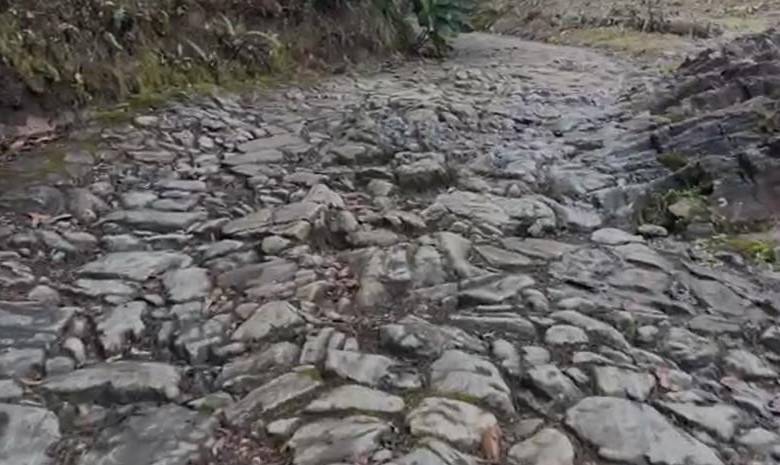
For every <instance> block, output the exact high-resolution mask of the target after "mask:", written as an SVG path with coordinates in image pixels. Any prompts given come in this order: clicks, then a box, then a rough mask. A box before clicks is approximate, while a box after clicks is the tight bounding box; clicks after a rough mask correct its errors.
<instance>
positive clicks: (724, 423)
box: [658, 402, 741, 441]
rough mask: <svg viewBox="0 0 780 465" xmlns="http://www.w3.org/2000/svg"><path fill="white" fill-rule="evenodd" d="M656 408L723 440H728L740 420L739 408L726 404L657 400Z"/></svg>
mask: <svg viewBox="0 0 780 465" xmlns="http://www.w3.org/2000/svg"><path fill="white" fill-rule="evenodd" d="M658 408H662V409H663V410H665V411H667V412H671V413H672V414H674V415H676V416H678V417H681V418H683V419H684V420H685V421H687V422H688V423H690V424H693V425H696V426H698V427H699V428H702V429H704V430H705V431H708V432H710V433H713V434H715V435H717V436H718V438H720V439H722V440H724V441H730V440H731V438H732V437H733V436H734V432H735V431H736V429H737V426H738V424H739V421H740V416H741V415H740V411H739V409H737V408H735V407H732V406H730V405H726V404H716V405H706V406H700V405H694V404H687V403H678V402H659V403H658Z"/></svg>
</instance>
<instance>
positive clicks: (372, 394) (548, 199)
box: [0, 35, 780, 465]
mask: <svg viewBox="0 0 780 465" xmlns="http://www.w3.org/2000/svg"><path fill="white" fill-rule="evenodd" d="M714 66H720V65H719V64H718V61H717V59H703V60H702V59H700V60H698V61H693V62H691V64H689V65H686V67H685V68H684V70H683V72H690V73H691V78H692V79H695V78H696V76H701V75H702V72H703V71H706V69H707V68H708V67H714ZM766 66H767V67H768V66H770V65H769V64H766ZM766 69H767V70H769V68H766ZM685 70H688V71H685ZM767 73H768V72H767ZM766 76H767V81H766V82H769V80H770V78H771V74H766ZM644 78H649V76H642V75H640V74H636V73H632V67H631V65H630V64H627V63H622V62H620V61H617V60H615V59H611V58H606V57H604V56H603V55H600V54H598V53H596V52H592V51H587V50H581V49H573V48H565V47H555V46H549V45H543V44H536V43H529V42H524V41H520V40H517V39H513V38H502V37H494V36H488V35H469V36H465V37H464V38H463V39H462V40H461V41H460V42H459V43H458V44H457V47H456V55H455V56H454V57H453V59H451V60H450V61H448V62H446V63H445V64H443V65H441V64H438V65H434V64H424V65H415V64H409V65H406V66H404V67H401V68H398V69H393V70H389V71H387V72H384V73H379V74H376V75H373V76H365V77H360V78H354V79H353V78H347V77H340V78H334V79H332V80H328V81H324V82H322V83H320V84H319V85H317V86H315V87H313V88H312V89H308V90H305V91H300V90H289V91H287V92H283V93H282V92H280V93H278V94H277V95H275V96H274V95H271V96H265V97H263V99H262V100H254V101H251V100H241V99H237V98H230V97H224V98H214V99H209V100H202V101H199V102H191V103H186V104H181V103H180V104H172V105H171V106H170V108H169V109H167V110H166V111H161V112H159V113H155V114H149V115H139V116H137V117H136V118H134V120H133V121H132V123H130V124H126V125H120V126H117V127H111V128H100V127H88V128H85V129H83V130H81V131H80V132H79V133H77V134H74V138H75V139H78V140H97V141H98V142H97V143H96V144H95V147H93V148H91V149H90V150H88V151H87V150H82V151H72V152H70V153H68V154H67V155H66V156H65V163H66V164H69V165H81V166H82V167H86V169H84V170H80V172H81V173H82V175H81V176H79V177H77V178H73V179H71V180H70V181H66V182H61V183H58V184H57V183H54V184H52V183H42V184H35V185H27V186H22V187H20V188H17V189H13V190H6V191H5V192H3V193H2V195H0V202H1V203H2V205H3V210H2V218H3V226H2V227H0V245H2V247H0V250H2V251H0V286H2V289H3V296H2V301H0V334H2V337H0V425H1V426H2V427H0V462H1V463H3V464H4V465H5V464H9V465H10V464H25V465H31V464H35V465H44V464H52V463H59V464H68V465H70V464H79V465H109V464H112V465H146V464H148V465H185V464H187V463H213V464H217V463H219V464H233V463H235V464H255V463H262V464H265V463H282V462H285V461H288V460H289V461H290V462H291V463H294V464H295V465H328V464H340V463H347V464H362V465H368V464H396V465H412V464H419V465H423V464H424V465H461V464H478V463H484V460H489V461H495V462H499V463H508V464H513V465H526V464H533V465H570V464H585V463H631V464H636V463H649V464H656V465H662V464H663V465H720V464H729V463H740V464H743V463H773V461H775V460H776V458H778V457H780V437H778V433H777V431H778V418H777V416H776V413H778V412H780V404H778V401H777V398H776V396H777V394H778V392H780V388H778V386H777V363H778V362H780V326H778V325H777V314H778V311H780V294H778V276H777V275H776V274H773V273H772V272H771V271H769V270H767V269H766V268H762V267H758V266H753V265H752V264H750V263H746V262H745V260H743V259H741V258H740V257H738V256H736V255H734V254H729V253H716V254H712V253H709V252H707V251H705V250H701V249H699V248H697V247H694V246H692V244H691V243H690V242H686V241H685V240H684V239H682V238H679V237H677V236H669V235H667V231H666V230H665V229H664V228H663V227H659V226H657V225H655V226H652V225H644V226H642V227H640V228H639V229H638V230H635V229H634V228H633V227H632V228H624V229H617V228H615V227H614V225H615V224H618V223H617V220H620V219H621V218H626V217H630V216H631V212H632V211H633V210H634V201H635V200H636V199H637V198H639V196H637V195H634V193H636V192H646V191H647V189H648V184H646V183H654V182H657V179H659V178H663V177H664V176H666V175H668V173H669V170H668V169H667V168H664V166H663V165H662V164H660V163H659V161H658V157H657V153H654V152H652V151H650V149H648V151H647V153H645V152H642V150H640V147H643V146H642V145H641V144H644V143H648V144H649V143H650V142H649V140H650V137H649V134H650V133H652V131H656V133H657V132H658V131H665V132H664V133H665V134H667V135H668V137H665V138H663V139H662V140H661V145H662V147H663V148H664V150H666V149H669V148H671V147H677V145H680V144H683V143H684V142H687V143H688V144H695V140H694V138H693V136H686V135H685V133H684V132H682V131H681V129H682V128H683V127H687V128H708V127H709V126H708V124H709V121H713V123H712V124H716V123H715V122H714V121H715V120H716V119H720V120H722V121H731V120H728V119H727V118H725V119H724V118H716V117H715V116H711V117H710V119H707V118H708V117H707V116H701V117H698V118H699V119H694V120H690V119H689V120H686V121H685V122H682V123H679V124H680V125H681V126H671V127H666V128H665V129H659V123H658V120H657V118H653V117H647V116H641V115H640V116H637V115H636V114H635V113H634V112H633V111H631V110H629V107H628V106H627V105H626V104H625V102H624V98H622V96H624V95H625V91H626V90H627V89H630V88H631V87H632V85H633V84H636V83H640V82H642V79H644ZM713 82H714V81H713ZM728 86H729V85H728V84H725V83H723V85H720V86H718V85H713V86H711V88H712V89H713V91H712V92H714V93H717V92H718V91H717V90H715V89H721V90H720V91H722V92H726V91H725V90H723V89H727V88H728ZM767 87H768V84H766V85H765V86H764V87H763V88H767ZM702 92H706V91H702V90H701V87H699V88H698V90H697V91H696V92H692V93H689V94H688V95H691V97H690V98H688V99H687V100H686V101H691V102H694V101H699V99H698V98H697V97H695V96H696V95H700V96H701V95H704V94H702ZM744 98H745V96H744V95H743V100H744ZM758 98H759V99H761V97H758ZM701 100H702V101H706V102H710V103H709V104H712V102H713V101H712V100H711V99H710V98H704V99H701ZM737 100H739V99H737ZM740 102H741V103H738V104H737V103H736V101H734V102H732V103H735V104H737V105H742V106H747V105H749V104H750V103H749V102H744V101H740ZM699 106H701V105H699ZM723 108H725V107H721V108H718V109H715V113H713V114H715V115H717V114H718V113H717V112H719V111H720V112H722V111H726V110H723ZM675 128H677V129H675ZM727 129H728V128H727ZM691 130H693V129H691ZM701 130H702V131H703V129H701ZM648 131H649V132H648ZM697 134H698V133H697ZM658 137H659V136H655V137H653V139H657V138H658ZM713 137H714V136H713ZM723 137H729V138H731V139H735V138H738V137H739V136H738V135H737V134H736V131H733V132H732V133H731V134H726V135H724V136H723ZM638 140H642V141H643V142H641V143H638V142H636V141H638ZM631 144H635V145H633V146H632V147H633V148H631V149H625V147H626V146H631ZM675 144H677V145H675ZM770 146H771V145H770ZM724 155H725V153H724ZM735 172H736V171H735ZM724 173H725V171H724ZM651 185H652V184H651ZM627 212H628V213H627ZM613 222H614V224H613Z"/></svg>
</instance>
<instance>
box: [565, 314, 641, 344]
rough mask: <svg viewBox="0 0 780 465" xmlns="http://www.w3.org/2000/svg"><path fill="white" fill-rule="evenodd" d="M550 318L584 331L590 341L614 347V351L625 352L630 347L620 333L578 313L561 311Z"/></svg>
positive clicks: (605, 324) (607, 325) (601, 322)
mask: <svg viewBox="0 0 780 465" xmlns="http://www.w3.org/2000/svg"><path fill="white" fill-rule="evenodd" d="M550 316H551V317H552V318H553V319H555V320H557V321H562V322H565V323H568V324H570V325H572V326H576V327H578V328H582V329H584V330H585V332H586V333H588V336H590V338H591V339H593V340H598V341H602V342H603V343H604V344H606V345H608V346H611V347H614V348H615V349H621V350H626V349H629V348H630V347H631V344H629V343H628V341H626V338H625V337H623V335H622V334H621V333H620V331H618V330H617V329H615V328H613V327H612V326H610V325H609V324H607V323H604V322H603V321H599V320H597V319H595V318H591V317H589V316H586V315H583V314H582V313H580V312H577V311H574V310H561V311H558V312H554V313H552V314H551V315H550Z"/></svg>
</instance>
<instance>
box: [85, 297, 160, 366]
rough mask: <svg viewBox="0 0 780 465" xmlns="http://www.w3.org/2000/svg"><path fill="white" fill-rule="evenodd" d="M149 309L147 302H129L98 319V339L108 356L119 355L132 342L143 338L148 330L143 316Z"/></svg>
mask: <svg viewBox="0 0 780 465" xmlns="http://www.w3.org/2000/svg"><path fill="white" fill-rule="evenodd" d="M147 307H148V305H147V303H146V302H142V301H134V302H128V303H126V304H122V305H119V306H117V307H114V308H112V309H111V310H109V311H108V312H106V313H105V314H104V315H102V316H101V317H100V318H99V319H98V321H97V330H98V337H99V338H100V344H101V345H102V346H103V350H104V351H105V352H106V354H108V355H114V354H117V353H119V352H121V351H123V350H124V349H125V348H126V347H127V345H128V344H129V343H130V342H132V341H134V340H139V339H140V338H141V336H142V335H143V332H144V329H146V324H145V323H144V320H143V315H144V313H145V312H146V309H147Z"/></svg>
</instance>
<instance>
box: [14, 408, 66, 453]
mask: <svg viewBox="0 0 780 465" xmlns="http://www.w3.org/2000/svg"><path fill="white" fill-rule="evenodd" d="M59 439H60V423H59V421H58V420H57V415H55V414H54V413H52V412H50V411H48V410H46V409H43V408H38V407H29V406H25V405H12V404H3V403H0V463H3V464H8V465H53V464H54V463H55V461H54V459H53V458H52V457H49V455H48V454H47V453H46V451H47V449H48V448H49V447H50V446H51V445H53V444H54V443H55V442H57V441H58V440H59Z"/></svg>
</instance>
